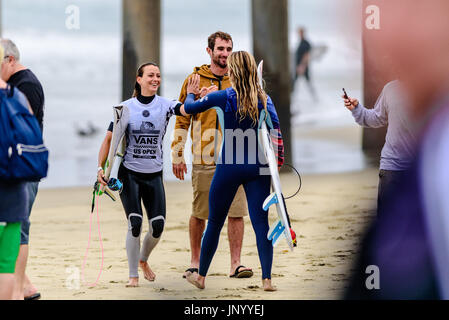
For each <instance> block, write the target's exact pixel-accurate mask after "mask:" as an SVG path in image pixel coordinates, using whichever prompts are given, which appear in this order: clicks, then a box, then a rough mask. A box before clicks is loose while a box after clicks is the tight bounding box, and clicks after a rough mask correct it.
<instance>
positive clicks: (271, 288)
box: [262, 279, 277, 291]
mask: <svg viewBox="0 0 449 320" xmlns="http://www.w3.org/2000/svg"><path fill="white" fill-rule="evenodd" d="M262 283H263V291H277V288H276V287H275V286H273V285H272V284H271V279H263V280H262Z"/></svg>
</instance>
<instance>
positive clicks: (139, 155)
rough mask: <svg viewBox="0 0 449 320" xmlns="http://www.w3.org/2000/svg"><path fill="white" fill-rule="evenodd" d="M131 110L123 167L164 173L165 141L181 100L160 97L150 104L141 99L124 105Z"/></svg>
mask: <svg viewBox="0 0 449 320" xmlns="http://www.w3.org/2000/svg"><path fill="white" fill-rule="evenodd" d="M122 104H123V105H126V106H127V107H128V109H129V123H128V127H127V129H126V143H127V146H126V152H125V156H124V160H123V165H124V166H125V167H126V168H127V169H129V170H132V171H136V172H141V173H153V172H158V171H161V170H162V161H163V155H162V139H163V138H164V135H165V130H166V128H167V124H168V121H169V119H170V117H171V116H172V115H173V114H174V109H175V107H176V105H178V104H181V103H180V102H179V101H172V100H169V99H166V98H163V97H160V96H158V95H156V96H155V97H154V99H153V101H151V102H150V103H149V104H143V103H140V102H139V100H137V98H135V97H134V98H131V99H129V100H126V101H124V102H122Z"/></svg>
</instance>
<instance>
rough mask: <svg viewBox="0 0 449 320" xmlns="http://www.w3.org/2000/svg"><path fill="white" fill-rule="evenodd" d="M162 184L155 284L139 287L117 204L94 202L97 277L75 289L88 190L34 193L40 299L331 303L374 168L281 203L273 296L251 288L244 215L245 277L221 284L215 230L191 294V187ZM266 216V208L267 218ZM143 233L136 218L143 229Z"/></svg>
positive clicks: (224, 245)
mask: <svg viewBox="0 0 449 320" xmlns="http://www.w3.org/2000/svg"><path fill="white" fill-rule="evenodd" d="M281 179H282V183H283V188H284V193H285V194H286V195H289V194H291V193H293V192H294V191H295V189H296V187H297V182H298V181H297V177H296V176H294V175H290V174H284V175H282V178H281ZM165 188H166V194H167V222H166V227H165V231H164V233H163V235H162V239H161V241H160V243H159V245H158V246H157V247H156V249H155V250H154V251H153V253H152V255H151V256H150V260H149V263H150V266H151V268H152V269H153V271H154V272H155V273H156V281H155V282H148V281H146V280H145V279H144V278H143V275H142V274H141V275H140V286H139V287H138V288H125V284H126V282H127V280H128V265H127V259H126V251H125V236H126V231H127V221H126V219H125V214H124V212H123V209H122V206H121V203H120V201H119V200H118V201H117V202H113V201H111V200H110V199H109V198H107V197H105V196H102V197H101V198H100V207H99V208H100V209H99V215H100V227H101V235H102V238H103V247H104V265H103V272H102V274H101V277H100V280H99V282H98V285H97V286H95V287H93V288H91V287H89V286H88V285H86V284H83V281H82V279H80V282H81V283H80V286H79V288H77V281H76V279H77V278H78V277H80V272H81V266H82V261H83V258H84V254H85V250H86V247H87V241H88V234H89V218H90V205H91V199H92V197H91V196H92V190H91V188H87V187H84V188H65V189H64V188H60V189H43V190H40V192H39V193H38V197H37V200H36V202H35V207H34V209H33V212H32V216H31V222H32V226H31V240H30V257H29V260H28V267H27V271H28V274H29V276H30V278H31V279H32V281H33V283H34V284H35V285H36V286H37V287H38V288H39V291H40V292H41V293H42V299H55V300H59V299H63V300H66V299H160V300H170V299H264V300H266V299H338V298H340V297H341V294H342V292H343V290H344V288H345V286H347V284H348V279H349V276H350V271H351V267H352V263H353V260H354V258H355V256H356V253H357V251H358V244H359V242H360V236H361V235H362V234H363V232H364V229H365V227H366V226H367V224H368V223H369V221H370V220H371V218H372V217H373V216H374V208H375V202H376V196H377V170H376V169H366V170H363V171H359V172H352V173H339V174H325V175H308V176H303V187H302V190H301V192H300V194H299V195H298V196H296V197H294V198H292V199H290V200H288V201H287V206H288V210H289V213H290V216H291V219H292V224H293V228H294V230H295V231H296V233H297V237H298V247H297V248H295V250H294V251H293V252H289V251H288V250H287V249H288V248H287V245H286V243H285V242H281V244H280V245H279V246H277V247H276V248H275V249H274V259H273V269H272V273H273V283H274V284H275V285H276V286H277V287H278V291H277V292H272V293H267V292H263V290H262V289H261V270H260V264H259V260H258V255H257V250H256V243H255V236H254V232H253V230H252V227H251V224H250V221H249V218H245V237H244V241H243V249H242V263H243V264H244V265H246V266H249V267H252V268H253V270H254V276H253V277H252V278H249V279H233V278H229V271H230V270H229V268H230V267H229V260H230V256H229V244H228V240H227V235H226V227H227V226H226V225H225V227H224V228H223V231H222V233H221V238H220V243H219V247H218V250H217V253H216V255H215V257H214V260H213V261H212V264H211V267H210V270H209V274H208V277H207V279H206V289H205V290H199V289H196V288H194V287H193V286H192V285H190V284H189V283H187V282H186V280H185V279H182V274H183V271H184V270H185V269H186V268H187V267H188V266H189V262H190V252H189V238H188V219H189V215H190V212H191V199H192V191H191V183H190V181H185V182H165ZM94 214H95V215H96V212H94ZM275 216H276V213H275V212H274V211H272V210H270V221H273V220H274V219H275ZM93 218H96V216H94V217H93ZM93 222H94V224H93V227H92V244H91V250H90V251H89V256H88V259H87V265H86V268H85V279H86V282H87V283H91V282H94V281H95V279H96V277H97V274H98V271H99V269H100V264H101V254H100V250H99V248H100V242H99V241H98V233H97V225H96V220H95V219H94V221H93ZM147 230H148V223H147V221H144V227H143V232H146V231H147Z"/></svg>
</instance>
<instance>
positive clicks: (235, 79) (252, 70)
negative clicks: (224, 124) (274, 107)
mask: <svg viewBox="0 0 449 320" xmlns="http://www.w3.org/2000/svg"><path fill="white" fill-rule="evenodd" d="M228 66H229V75H230V80H231V85H232V87H233V88H234V90H235V92H236V93H237V113H238V114H239V115H240V121H242V120H243V119H244V118H246V117H248V116H249V117H250V118H251V119H252V120H253V125H255V124H256V123H257V122H258V120H259V109H258V108H257V105H258V103H259V100H261V101H262V103H263V107H264V108H265V110H266V108H267V94H266V93H265V91H264V89H263V88H262V87H261V86H260V84H259V80H258V77H257V64H256V60H255V59H254V57H253V56H252V55H251V54H250V53H248V52H246V51H236V52H233V53H232V54H231V55H230V56H229V57H228Z"/></svg>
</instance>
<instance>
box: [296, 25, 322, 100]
mask: <svg viewBox="0 0 449 320" xmlns="http://www.w3.org/2000/svg"><path fill="white" fill-rule="evenodd" d="M298 34H299V38H300V42H299V45H298V48H297V49H296V53H295V65H296V68H295V81H296V80H297V79H298V78H301V77H304V78H305V79H306V82H307V85H308V86H309V90H310V92H311V94H312V96H313V98H314V100H318V96H317V94H316V90H315V87H314V86H313V84H312V80H311V77H310V61H311V53H312V46H311V45H310V42H309V41H308V40H307V39H306V37H305V29H304V28H303V27H300V28H298Z"/></svg>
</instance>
